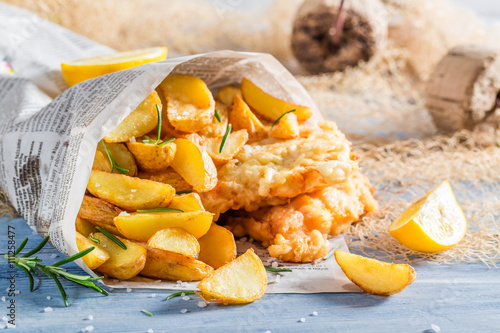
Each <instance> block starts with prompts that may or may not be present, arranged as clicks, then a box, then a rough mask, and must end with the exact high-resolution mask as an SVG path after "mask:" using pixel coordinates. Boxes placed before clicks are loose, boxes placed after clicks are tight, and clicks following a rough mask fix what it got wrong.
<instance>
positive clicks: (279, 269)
mask: <svg viewBox="0 0 500 333" xmlns="http://www.w3.org/2000/svg"><path fill="white" fill-rule="evenodd" d="M264 268H265V269H266V271H268V272H274V273H282V272H292V270H291V269H289V268H274V267H272V266H264Z"/></svg>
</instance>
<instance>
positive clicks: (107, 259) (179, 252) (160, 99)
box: [75, 75, 312, 303]
mask: <svg viewBox="0 0 500 333" xmlns="http://www.w3.org/2000/svg"><path fill="white" fill-rule="evenodd" d="M311 114H312V111H311V110H310V109H309V108H307V107H304V106H300V105H294V104H291V103H288V102H285V101H282V100H279V99H277V98H275V97H273V96H271V95H269V94H267V93H266V92H264V91H263V90H261V89H260V88H259V87H258V86H256V85H255V84H254V83H252V82H251V81H250V80H248V79H243V83H242V86H241V87H233V86H226V87H223V88H222V89H220V90H219V91H218V93H217V95H216V96H215V98H214V97H213V95H212V93H211V92H210V90H209V89H208V87H207V86H206V84H205V83H204V82H203V81H202V80H200V79H199V78H197V77H195V76H191V75H170V76H168V77H167V78H166V79H165V80H164V81H163V82H162V83H161V84H160V85H159V86H158V88H157V89H156V90H155V91H153V92H151V94H150V95H149V96H148V97H147V98H146V99H145V100H144V101H143V102H142V103H140V104H139V106H137V108H136V109H135V110H134V111H132V113H130V114H129V115H128V116H127V117H126V118H125V119H124V120H123V122H122V123H120V124H119V125H118V126H117V127H116V128H115V129H114V130H112V131H111V132H110V133H109V134H108V135H106V136H105V137H104V138H103V140H102V141H100V142H99V144H98V146H97V149H96V153H95V157H94V163H93V167H92V171H91V174H90V178H89V180H88V184H87V192H86V194H85V196H84V199H83V202H82V205H81V208H80V211H79V214H78V217H77V219H76V222H75V227H76V231H77V237H76V239H77V245H78V248H79V249H80V250H83V249H85V248H88V247H91V246H95V247H96V249H95V250H94V251H92V252H90V253H89V254H87V255H86V256H85V257H83V261H84V263H85V264H86V265H87V266H88V267H89V268H90V269H93V270H96V271H98V272H101V273H103V274H105V275H107V276H109V277H113V278H116V279H120V280H127V279H131V278H133V277H135V276H137V275H141V276H145V277H150V278H155V279H165V280H175V281H177V280H182V281H200V280H201V282H200V285H199V288H200V290H201V291H200V293H199V294H200V296H201V297H202V298H204V299H206V300H210V301H215V302H224V303H245V302H251V301H254V300H256V299H258V298H260V297H261V296H262V294H263V293H264V291H265V288H266V284H267V277H266V272H265V269H264V266H263V264H262V262H261V260H260V259H259V257H258V256H257V255H255V253H254V252H253V251H247V252H246V253H245V254H243V255H242V256H240V257H238V258H236V244H235V241H234V236H233V234H232V233H231V232H230V231H229V230H227V229H226V228H224V227H221V226H219V225H217V224H215V223H214V222H213V214H212V213H211V212H208V211H205V209H204V207H203V204H202V202H201V200H200V196H199V193H202V192H206V191H210V190H212V189H213V188H214V187H215V186H216V184H217V169H218V168H219V167H220V166H222V165H224V164H225V163H227V162H228V161H230V160H231V159H233V157H234V156H235V155H236V154H237V153H238V152H239V151H240V150H241V149H243V146H244V145H245V144H247V143H248V142H253V141H256V140H260V139H263V138H266V137H276V138H281V139H290V138H294V137H296V136H297V135H298V126H299V122H303V121H305V120H306V119H307V118H309V117H310V116H311Z"/></svg>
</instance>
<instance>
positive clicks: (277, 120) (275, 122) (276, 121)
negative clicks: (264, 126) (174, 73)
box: [271, 109, 297, 129]
mask: <svg viewBox="0 0 500 333" xmlns="http://www.w3.org/2000/svg"><path fill="white" fill-rule="evenodd" d="M295 111H297V110H296V109H293V110H290V111H287V112H285V113H283V114H282V115H281V116H279V117H278V119H276V120H275V121H274V123H273V124H272V125H271V129H273V127H274V126H275V125H276V124H277V123H278V122H279V121H280V120H281V118H283V117H284V116H285V115H286V114H287V113H290V112H295Z"/></svg>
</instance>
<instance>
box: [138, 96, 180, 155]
mask: <svg viewBox="0 0 500 333" xmlns="http://www.w3.org/2000/svg"><path fill="white" fill-rule="evenodd" d="M156 114H157V115H158V129H157V131H156V140H153V139H151V138H150V137H149V136H147V135H144V137H145V138H146V140H142V143H150V144H153V145H158V146H161V145H166V144H167V143H170V142H172V141H174V140H175V138H171V139H168V140H165V141H161V122H162V118H161V111H160V106H159V105H158V104H156Z"/></svg>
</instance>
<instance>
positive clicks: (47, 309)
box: [43, 306, 54, 312]
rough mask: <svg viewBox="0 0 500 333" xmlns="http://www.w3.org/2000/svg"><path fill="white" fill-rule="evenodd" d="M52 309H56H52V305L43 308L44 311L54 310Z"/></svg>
mask: <svg viewBox="0 0 500 333" xmlns="http://www.w3.org/2000/svg"><path fill="white" fill-rule="evenodd" d="M52 311H54V309H52V308H51V307H50V306H48V307H46V308H45V309H43V312H52Z"/></svg>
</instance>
